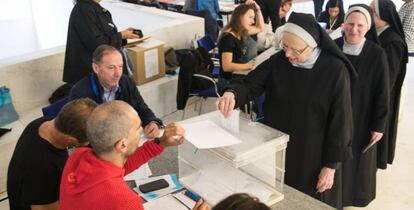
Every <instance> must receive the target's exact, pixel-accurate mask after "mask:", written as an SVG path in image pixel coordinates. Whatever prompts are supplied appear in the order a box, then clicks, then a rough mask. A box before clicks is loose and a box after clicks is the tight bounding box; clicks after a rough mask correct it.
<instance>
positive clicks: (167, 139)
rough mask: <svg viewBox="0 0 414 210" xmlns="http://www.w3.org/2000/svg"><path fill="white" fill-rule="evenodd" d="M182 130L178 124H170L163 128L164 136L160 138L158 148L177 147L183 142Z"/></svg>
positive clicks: (183, 132)
mask: <svg viewBox="0 0 414 210" xmlns="http://www.w3.org/2000/svg"><path fill="white" fill-rule="evenodd" d="M184 134H185V131H184V128H183V127H181V125H180V124H178V123H170V124H168V125H167V126H166V127H165V130H164V134H163V135H162V137H161V138H160V146H162V147H169V146H177V145H180V144H182V143H183V142H184Z"/></svg>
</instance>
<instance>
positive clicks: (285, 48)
mask: <svg viewBox="0 0 414 210" xmlns="http://www.w3.org/2000/svg"><path fill="white" fill-rule="evenodd" d="M282 47H283V51H285V52H287V51H288V50H291V51H292V53H293V55H295V56H300V55H302V53H303V52H305V50H306V49H308V47H309V45H306V47H305V48H303V49H293V48H290V47H288V46H287V45H286V44H285V43H283V42H282Z"/></svg>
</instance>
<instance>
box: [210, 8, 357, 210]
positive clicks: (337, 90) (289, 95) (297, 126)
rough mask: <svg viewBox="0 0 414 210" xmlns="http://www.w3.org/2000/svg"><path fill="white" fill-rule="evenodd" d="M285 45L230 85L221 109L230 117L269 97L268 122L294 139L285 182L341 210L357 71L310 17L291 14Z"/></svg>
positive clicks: (285, 30)
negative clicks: (238, 109) (343, 168)
mask: <svg viewBox="0 0 414 210" xmlns="http://www.w3.org/2000/svg"><path fill="white" fill-rule="evenodd" d="M282 45H283V50H282V51H280V52H278V53H276V54H275V55H273V56H272V57H270V58H269V59H268V60H267V61H265V62H263V63H262V64H261V65H259V66H258V67H257V68H256V69H255V70H254V71H252V72H250V73H249V74H248V75H247V76H246V77H245V79H244V81H243V83H242V84H234V85H232V86H230V87H228V88H227V89H226V92H225V93H224V94H223V96H222V97H220V98H219V99H218V100H217V102H216V105H217V108H218V109H219V110H220V111H221V112H222V113H223V114H224V115H225V116H228V115H229V114H230V112H231V110H233V108H234V107H239V106H240V105H241V104H244V103H246V102H247V101H249V100H251V99H254V98H256V97H258V96H260V95H261V94H262V93H265V94H266V99H265V102H264V124H266V125H268V126H270V127H273V128H276V129H278V130H281V131H283V132H285V133H287V134H289V135H290V140H289V143H288V148H287V155H286V173H285V181H286V184H288V185H290V186H292V187H294V188H296V189H298V190H300V191H302V192H304V193H306V194H308V195H310V196H312V197H315V198H317V199H319V200H321V201H323V202H325V203H327V204H329V205H331V206H333V207H336V208H339V209H342V203H341V201H342V196H341V192H342V188H341V186H342V185H341V180H342V179H341V174H342V173H341V172H340V170H341V162H342V161H344V160H348V159H351V158H352V152H351V142H350V139H351V136H352V110H351V94H350V90H351V89H350V83H351V81H350V80H351V79H355V72H354V69H353V67H352V64H351V63H350V62H349V60H348V59H347V58H346V57H345V56H344V54H343V53H342V52H341V51H340V49H339V48H338V46H336V45H335V43H334V42H333V41H332V40H331V38H330V37H329V36H328V34H327V33H326V32H325V30H324V29H322V28H321V27H320V26H319V24H318V23H317V22H316V20H315V19H314V18H313V16H312V15H310V14H300V13H295V12H292V14H291V15H290V18H289V21H288V22H287V23H286V24H285V25H284V28H283V32H282ZM350 75H351V77H352V78H350Z"/></svg>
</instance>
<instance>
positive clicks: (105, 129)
mask: <svg viewBox="0 0 414 210" xmlns="http://www.w3.org/2000/svg"><path fill="white" fill-rule="evenodd" d="M136 119H138V121H139V122H138V123H139V124H141V120H140V119H139V117H138V114H137V112H136V111H135V110H134V109H133V108H132V107H131V106H130V105H129V104H127V103H125V102H123V101H116V100H115V101H110V102H107V103H104V104H101V105H99V106H98V107H97V108H96V109H95V110H94V111H93V112H92V114H91V115H90V117H89V119H88V121H87V124H86V132H87V136H88V139H89V142H90V143H91V145H92V148H93V151H94V152H95V154H96V155H100V154H104V153H108V152H110V151H112V150H113V148H114V145H115V143H116V142H117V141H119V140H120V139H123V138H127V137H128V135H129V132H130V131H131V129H132V128H133V127H134V126H135V124H134V120H136Z"/></svg>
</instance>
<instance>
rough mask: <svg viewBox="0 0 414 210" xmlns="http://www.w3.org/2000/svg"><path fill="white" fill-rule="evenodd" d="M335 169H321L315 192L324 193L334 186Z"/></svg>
mask: <svg viewBox="0 0 414 210" xmlns="http://www.w3.org/2000/svg"><path fill="white" fill-rule="evenodd" d="M334 177H335V169H332V168H328V167H323V168H322V169H321V172H320V173H319V179H318V184H317V185H316V189H317V192H320V193H321V192H324V191H325V190H329V189H331V188H332V186H333V184H334Z"/></svg>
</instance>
